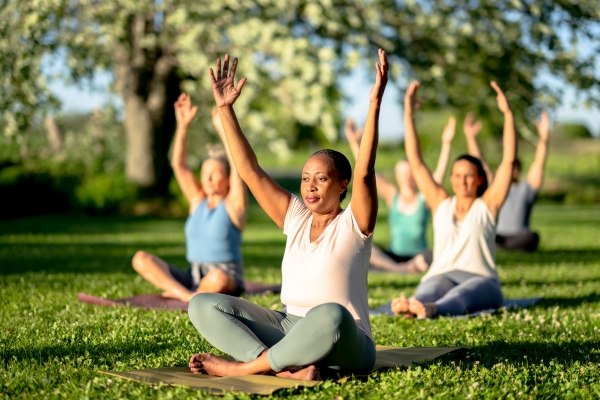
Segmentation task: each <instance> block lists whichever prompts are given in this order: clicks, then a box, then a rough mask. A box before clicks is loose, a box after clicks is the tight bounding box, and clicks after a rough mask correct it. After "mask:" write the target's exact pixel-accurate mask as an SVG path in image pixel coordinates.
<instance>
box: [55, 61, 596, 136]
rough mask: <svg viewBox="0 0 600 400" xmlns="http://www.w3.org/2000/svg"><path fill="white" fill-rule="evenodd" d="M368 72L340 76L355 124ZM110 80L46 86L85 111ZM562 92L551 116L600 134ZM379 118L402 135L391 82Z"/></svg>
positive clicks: (346, 110)
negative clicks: (585, 126)
mask: <svg viewBox="0 0 600 400" xmlns="http://www.w3.org/2000/svg"><path fill="white" fill-rule="evenodd" d="M54 68H56V66H53V67H52V69H54ZM59 68H60V67H59ZM372 75H373V74H369V73H368V71H366V70H365V69H364V68H363V67H359V68H357V69H356V70H355V71H354V72H353V73H352V74H351V75H350V76H348V77H345V78H343V79H342V82H341V87H342V88H344V92H345V94H346V96H347V98H348V102H347V103H346V104H345V105H344V107H343V110H342V112H343V115H344V117H352V118H354V119H355V120H356V121H357V123H358V124H362V122H363V121H364V120H365V118H366V116H367V107H368V104H367V102H368V100H367V99H368V93H369V90H370V88H371V84H372V83H371V81H372ZM111 81H112V76H111V75H110V74H108V73H103V74H98V75H96V77H95V78H94V80H93V81H92V82H91V83H90V84H84V85H82V86H75V85H66V84H65V83H64V82H63V81H61V80H55V81H51V82H50V88H51V90H52V92H53V93H54V94H55V95H57V96H58V97H59V98H60V99H61V101H62V110H63V112H89V111H91V110H93V109H95V108H98V107H100V106H102V105H103V104H106V103H107V102H113V103H115V104H121V100H120V98H119V96H117V95H115V94H113V93H111V92H110V90H109V87H110V83H111ZM564 93H565V95H564V98H563V99H562V104H563V105H562V106H561V107H559V108H558V109H557V110H556V112H554V113H553V114H551V118H552V120H553V121H560V122H567V121H568V122H580V123H583V124H585V125H587V127H588V129H590V131H591V132H592V134H594V135H595V136H596V137H600V110H599V109H592V110H586V109H583V108H582V107H572V106H570V104H573V103H574V102H575V91H574V90H573V89H572V88H569V87H567V88H566V90H565V91H564ZM490 95H492V94H490ZM380 118H381V119H380V131H381V139H382V140H389V141H392V140H399V139H400V138H401V137H402V136H403V131H404V127H403V120H402V108H401V102H400V92H399V90H398V88H397V87H396V86H394V85H393V84H391V83H390V84H389V85H388V88H387V89H386V94H385V101H384V102H383V105H382V109H381V117H380Z"/></svg>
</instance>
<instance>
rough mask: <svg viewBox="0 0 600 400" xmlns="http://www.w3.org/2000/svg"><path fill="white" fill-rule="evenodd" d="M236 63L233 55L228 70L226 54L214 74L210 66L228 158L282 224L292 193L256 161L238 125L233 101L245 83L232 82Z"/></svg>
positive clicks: (258, 199)
mask: <svg viewBox="0 0 600 400" xmlns="http://www.w3.org/2000/svg"><path fill="white" fill-rule="evenodd" d="M237 63H238V60H237V58H236V59H234V60H233V65H232V67H231V70H229V55H225V62H224V64H223V69H221V59H220V58H219V59H217V76H216V77H215V74H214V72H213V69H212V68H211V69H210V78H211V80H212V86H213V95H214V97H215V103H216V104H217V110H218V111H219V116H220V117H221V122H222V123H223V130H224V131H225V137H226V140H227V144H228V145H229V151H231V158H232V159H233V163H234V165H235V167H236V169H237V171H238V174H239V175H240V177H241V178H242V179H243V180H244V182H246V184H247V185H248V188H249V189H250V191H251V192H252V194H253V195H254V197H256V200H257V201H258V204H260V206H261V207H262V209H263V210H265V212H266V213H267V215H268V216H269V217H271V219H272V220H273V221H274V222H275V223H276V224H277V226H279V227H280V228H283V222H284V221H285V215H286V213H287V209H288V206H289V203H290V197H291V194H290V192H288V191H287V190H285V189H283V188H282V187H281V186H279V185H278V184H277V183H276V182H275V181H274V180H273V178H271V177H270V176H269V175H268V174H267V173H266V172H265V171H264V170H263V169H262V168H261V167H260V166H259V165H258V160H257V158H256V154H255V153H254V150H252V147H251V146H250V143H248V140H247V139H246V137H245V136H244V133H243V132H242V129H241V128H240V124H239V122H238V120H237V117H236V115H235V112H234V111H233V104H234V103H235V101H236V100H237V98H238V97H239V96H240V93H241V92H242V88H243V86H244V83H246V78H243V79H241V80H240V81H239V82H238V85H237V87H236V86H235V84H234V78H235V70H236V68H237Z"/></svg>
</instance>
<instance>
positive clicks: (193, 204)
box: [132, 94, 247, 302]
mask: <svg viewBox="0 0 600 400" xmlns="http://www.w3.org/2000/svg"><path fill="white" fill-rule="evenodd" d="M196 111H197V107H192V105H191V102H190V98H189V96H187V95H186V94H182V95H181V96H180V97H179V99H178V100H177V102H176V103H175V116H176V118H177V132H176V134H175V143H174V146H173V160H172V166H173V171H174V172H175V178H176V179H177V183H178V184H179V187H180V188H181V190H182V192H183V194H184V196H185V198H186V199H187V200H188V202H189V205H190V216H189V217H188V220H187V222H186V224H185V236H186V250H187V259H188V261H189V263H190V266H189V268H188V270H187V272H185V271H183V270H181V269H180V268H178V267H176V266H174V265H172V264H169V263H168V262H166V261H165V260H163V259H161V258H159V257H157V256H156V255H154V254H150V253H148V252H146V251H143V250H140V251H138V252H137V253H136V254H135V256H134V257H133V261H132V264H133V268H134V269H135V270H136V271H137V272H138V273H139V274H140V275H141V276H143V277H144V279H146V280H147V281H149V282H150V283H151V284H153V285H154V286H156V287H157V288H159V289H161V290H163V296H165V297H172V298H176V299H180V300H183V301H186V302H187V301H190V299H191V298H192V297H193V296H194V295H195V294H196V293H200V292H214V293H228V294H232V295H236V296H239V295H240V294H241V293H242V292H243V291H244V278H243V273H244V270H243V264H242V254H241V242H242V230H243V229H244V225H245V223H246V206H247V190H246V187H245V184H244V182H243V181H242V179H241V178H240V177H239V175H238V173H237V170H236V169H235V166H234V165H233V163H232V162H230V161H229V160H228V158H231V156H230V152H229V149H228V146H227V141H226V140H225V138H224V136H223V135H224V134H223V126H222V124H221V121H220V119H219V115H218V113H217V112H216V111H213V125H214V126H215V128H216V130H217V132H218V133H219V136H220V137H221V141H222V142H223V146H224V147H225V152H226V153H227V156H225V155H224V154H223V155H219V154H209V157H208V158H207V159H206V160H205V161H204V162H203V163H202V170H201V172H200V181H198V179H197V178H196V176H195V175H194V172H193V171H192V170H191V169H190V167H189V166H188V165H187V163H186V153H187V151H186V140H187V132H188V128H189V125H190V123H191V122H192V120H193V119H194V117H195V116H196Z"/></svg>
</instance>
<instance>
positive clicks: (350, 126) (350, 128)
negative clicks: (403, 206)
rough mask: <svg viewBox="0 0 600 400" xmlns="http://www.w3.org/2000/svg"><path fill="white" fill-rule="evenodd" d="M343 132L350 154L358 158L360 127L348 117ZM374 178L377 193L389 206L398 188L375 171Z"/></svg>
mask: <svg viewBox="0 0 600 400" xmlns="http://www.w3.org/2000/svg"><path fill="white" fill-rule="evenodd" d="M344 132H345V133H346V138H347V139H348V143H349V144H350V150H351V151H352V155H353V156H354V159H355V160H356V159H357V158H358V149H359V147H360V146H359V143H360V138H361V136H362V134H363V132H362V129H357V128H355V126H354V121H353V120H352V119H350V118H348V120H346V124H345V126H344ZM375 180H376V183H377V194H379V196H381V197H383V199H384V200H385V203H386V204H387V205H388V207H389V206H390V205H391V204H392V200H393V198H394V196H395V195H396V192H397V191H398V190H397V189H396V187H395V186H394V185H393V184H391V183H390V182H388V181H387V180H386V179H385V178H384V177H383V176H382V175H380V174H378V173H377V172H375Z"/></svg>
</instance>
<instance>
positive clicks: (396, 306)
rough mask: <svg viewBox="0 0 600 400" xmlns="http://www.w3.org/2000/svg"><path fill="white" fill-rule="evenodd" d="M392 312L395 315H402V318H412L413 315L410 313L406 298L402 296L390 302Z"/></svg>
mask: <svg viewBox="0 0 600 400" xmlns="http://www.w3.org/2000/svg"><path fill="white" fill-rule="evenodd" d="M392 312H393V313H394V314H396V315H402V316H403V317H404V318H414V316H415V315H414V314H413V313H412V312H411V311H410V307H409V303H408V300H407V299H406V296H404V295H402V296H400V297H398V298H395V299H394V300H392Z"/></svg>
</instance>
